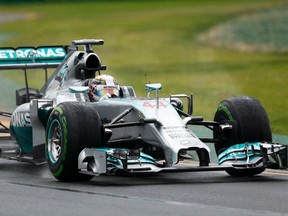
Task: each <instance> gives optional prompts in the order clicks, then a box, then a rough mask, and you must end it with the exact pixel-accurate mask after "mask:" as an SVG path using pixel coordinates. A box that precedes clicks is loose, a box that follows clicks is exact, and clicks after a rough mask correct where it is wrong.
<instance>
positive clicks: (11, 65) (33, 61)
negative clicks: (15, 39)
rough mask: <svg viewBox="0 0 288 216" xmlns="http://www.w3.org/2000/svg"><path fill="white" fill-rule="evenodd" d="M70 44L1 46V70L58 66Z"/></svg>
mask: <svg viewBox="0 0 288 216" xmlns="http://www.w3.org/2000/svg"><path fill="white" fill-rule="evenodd" d="M67 49H68V46H39V47H18V48H11V47H4V48H0V70H14V69H37V68H39V69H47V68H56V67H58V65H59V64H60V63H61V62H62V61H63V59H64V58H65V57H66V55H67Z"/></svg>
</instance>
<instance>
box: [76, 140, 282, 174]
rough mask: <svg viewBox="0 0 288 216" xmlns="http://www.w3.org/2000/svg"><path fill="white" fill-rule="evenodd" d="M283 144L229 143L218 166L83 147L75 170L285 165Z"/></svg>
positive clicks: (125, 171)
mask: <svg viewBox="0 0 288 216" xmlns="http://www.w3.org/2000/svg"><path fill="white" fill-rule="evenodd" d="M285 150H286V146H284V145H279V144H268V143H262V142H256V143H243V144H237V145H233V146H231V147H230V148H228V149H226V151H224V152H222V153H221V154H220V155H219V157H218V164H219V165H210V166H199V165H196V164H195V162H194V163H193V161H189V160H187V161H184V162H180V163H178V164H175V165H173V166H171V167H167V166H165V161H164V162H163V161H161V162H159V161H156V160H155V159H154V158H153V157H151V156H149V155H147V154H144V153H143V152H141V151H140V150H139V149H137V150H135V149H124V148H123V149H112V148H85V149H84V150H82V152H81V153H80V154H79V157H78V169H79V172H81V173H84V174H89V175H103V174H104V175H105V174H118V173H122V174H129V175H133V174H144V173H146V174H147V173H159V172H193V171H221V170H223V171H224V170H229V169H255V168H261V167H263V168H274V169H283V168H286V167H285V165H284V164H283V162H282V156H281V154H282V153H283V151H284V152H286V151H285Z"/></svg>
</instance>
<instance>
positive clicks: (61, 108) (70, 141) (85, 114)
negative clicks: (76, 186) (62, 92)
mask: <svg viewBox="0 0 288 216" xmlns="http://www.w3.org/2000/svg"><path fill="white" fill-rule="evenodd" d="M103 146H104V128H103V126H102V124H101V120H100V117H99V114H98V112H97V111H96V109H95V108H93V106H92V105H91V104H89V103H78V102H64V103H61V104H59V105H57V106H56V107H55V108H54V109H53V111H52V112H51V114H50V116H49V119H48V123H47V128H46V147H45V148H46V159H47V163H48V166H49V169H50V171H51V173H52V175H53V176H54V177H55V178H56V179H58V180H59V181H64V182H68V181H88V180H90V179H91V178H92V177H93V176H91V175H85V174H81V173H79V172H78V156H79V153H80V152H81V151H82V150H83V149H84V148H91V147H103Z"/></svg>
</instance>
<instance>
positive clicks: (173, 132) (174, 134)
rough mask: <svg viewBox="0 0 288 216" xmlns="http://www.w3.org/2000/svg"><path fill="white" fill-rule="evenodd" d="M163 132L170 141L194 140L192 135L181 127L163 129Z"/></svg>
mask: <svg viewBox="0 0 288 216" xmlns="http://www.w3.org/2000/svg"><path fill="white" fill-rule="evenodd" d="M163 129H164V130H165V132H166V133H167V134H168V136H169V137H170V138H171V139H186V140H187V139H190V138H195V136H194V134H193V133H191V131H190V130H189V129H188V128H186V127H184V126H183V127H182V126H176V127H173V126H172V127H163Z"/></svg>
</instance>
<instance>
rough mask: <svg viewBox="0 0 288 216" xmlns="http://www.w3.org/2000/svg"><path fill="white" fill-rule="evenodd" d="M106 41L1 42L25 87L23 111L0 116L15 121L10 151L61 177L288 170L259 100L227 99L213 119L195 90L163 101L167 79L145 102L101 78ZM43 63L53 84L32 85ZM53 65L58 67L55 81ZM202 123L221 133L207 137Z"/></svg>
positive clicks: (2, 64)
mask: <svg viewBox="0 0 288 216" xmlns="http://www.w3.org/2000/svg"><path fill="white" fill-rule="evenodd" d="M103 44H104V41H103V40H94V39H91V40H75V41H73V42H72V45H70V46H46V47H37V48H35V47H18V48H0V69H1V70H15V69H21V70H23V71H24V75H25V76H24V77H25V84H26V86H25V87H24V88H22V89H19V90H16V104H17V105H18V107H17V108H16V109H15V110H14V112H13V113H7V112H0V114H1V115H2V118H1V119H2V120H3V119H4V118H9V119H10V120H9V121H10V126H7V125H5V124H4V123H0V125H1V127H2V128H1V129H0V133H1V137H0V143H1V145H0V147H1V153H0V154H1V156H2V157H6V158H9V159H16V160H18V161H24V162H32V163H35V164H42V163H46V162H47V163H48V166H49V169H50V171H51V173H52V174H53V176H54V177H55V178H56V179H58V180H59V181H84V180H89V179H91V178H92V177H93V176H97V175H102V174H104V175H109V174H122V175H135V174H136V175H139V174H152V173H159V172H190V171H209V170H214V171H215V170H225V171H226V172H227V173H228V174H230V175H232V176H244V175H256V174H260V173H261V172H263V171H264V170H265V169H266V168H274V169H285V168H286V167H287V156H286V154H287V147H286V146H285V145H282V144H276V143H272V134H271V129H270V125H269V121H268V117H267V114H266V112H265V110H264V108H263V106H262V105H261V103H260V102H259V101H258V100H257V99H255V98H252V97H247V96H241V97H235V98H229V99H226V100H223V101H222V102H221V103H220V104H219V106H218V109H217V110H216V113H215V117H214V120H213V121H204V120H203V118H202V117H201V116H193V115H192V113H193V96H192V95H184V94H172V95H170V97H169V98H161V97H160V96H159V95H160V91H161V89H162V86H161V84H160V83H154V84H146V86H145V87H146V91H147V97H145V98H138V97H137V96H136V93H135V91H134V89H133V87H131V86H122V85H119V84H118V83H117V81H116V80H115V79H114V78H113V77H111V76H109V75H105V74H101V71H103V70H105V69H106V67H105V66H103V65H102V64H101V61H100V58H99V56H98V55H97V54H96V53H95V52H94V51H93V49H92V46H93V45H103ZM82 46H83V47H84V49H83V50H80V49H81V48H82ZM39 68H40V69H44V71H45V74H46V81H45V84H44V86H43V87H42V89H40V90H36V89H33V88H29V85H28V78H27V70H28V69H39ZM49 68H57V69H56V70H55V72H54V73H53V74H52V76H51V77H49V78H48V76H47V70H48V69H49ZM184 105H185V107H184ZM194 126H201V127H205V128H208V129H209V130H211V131H212V132H213V135H212V136H211V137H208V138H207V137H205V138H201V137H198V136H197V135H196V134H195V133H194V132H193V130H192V128H193V127H194ZM10 138H12V139H11V140H10ZM12 140H13V141H12ZM206 143H214V144H215V152H216V155H217V158H218V164H217V163H211V159H210V153H211V152H210V148H209V147H208V145H207V144H206ZM213 152H214V149H213Z"/></svg>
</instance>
